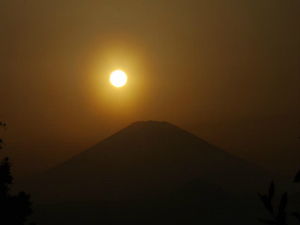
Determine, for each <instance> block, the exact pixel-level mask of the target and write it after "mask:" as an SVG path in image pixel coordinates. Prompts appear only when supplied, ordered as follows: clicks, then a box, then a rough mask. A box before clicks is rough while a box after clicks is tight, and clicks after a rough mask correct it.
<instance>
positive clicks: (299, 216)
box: [292, 212, 300, 222]
mask: <svg viewBox="0 0 300 225" xmlns="http://www.w3.org/2000/svg"><path fill="white" fill-rule="evenodd" d="M292 216H294V217H296V218H297V219H298V220H299V222H300V214H299V213H297V212H293V213H292Z"/></svg>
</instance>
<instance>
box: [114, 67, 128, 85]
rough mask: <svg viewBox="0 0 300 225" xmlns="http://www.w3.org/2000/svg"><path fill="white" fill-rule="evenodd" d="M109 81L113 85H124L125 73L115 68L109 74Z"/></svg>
mask: <svg viewBox="0 0 300 225" xmlns="http://www.w3.org/2000/svg"><path fill="white" fill-rule="evenodd" d="M110 82H111V84H112V85H114V86H115V87H122V86H124V85H125V84H126V82H127V76H126V73H124V72H123V71H121V70H116V71H114V72H112V74H111V75H110Z"/></svg>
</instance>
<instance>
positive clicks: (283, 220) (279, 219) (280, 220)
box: [258, 171, 300, 225]
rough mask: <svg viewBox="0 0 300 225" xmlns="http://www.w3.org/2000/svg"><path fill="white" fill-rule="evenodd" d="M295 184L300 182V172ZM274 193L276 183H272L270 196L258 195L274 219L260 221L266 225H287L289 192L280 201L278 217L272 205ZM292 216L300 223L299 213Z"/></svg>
mask: <svg viewBox="0 0 300 225" xmlns="http://www.w3.org/2000/svg"><path fill="white" fill-rule="evenodd" d="M294 182H295V183H298V182H300V171H299V172H298V173H297V175H296V177H295V179H294ZM274 192H275V186H274V182H273V181H272V182H271V185H270V188H269V193H268V195H261V194H259V193H258V196H259V197H260V199H261V200H262V202H263V204H264V206H265V208H266V209H267V210H268V211H269V212H270V213H271V215H272V217H273V218H272V219H271V220H266V219H258V220H259V221H261V222H263V223H265V224H277V225H286V224H287V217H286V211H285V208H286V205H287V200H288V198H287V192H285V193H284V194H283V196H282V197H281V200H280V204H279V207H278V214H277V216H276V215H275V213H274V207H273V204H272V199H273V197H274ZM292 216H294V217H296V218H297V219H298V220H299V222H300V214H299V213H298V212H293V213H292Z"/></svg>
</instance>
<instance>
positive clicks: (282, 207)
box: [278, 192, 287, 213]
mask: <svg viewBox="0 0 300 225" xmlns="http://www.w3.org/2000/svg"><path fill="white" fill-rule="evenodd" d="M286 204H287V192H285V193H284V194H283V196H282V198H281V200H280V205H279V208H278V212H279V213H283V212H284V210H285V207H286Z"/></svg>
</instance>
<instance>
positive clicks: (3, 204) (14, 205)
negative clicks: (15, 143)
mask: <svg viewBox="0 0 300 225" xmlns="http://www.w3.org/2000/svg"><path fill="white" fill-rule="evenodd" d="M0 127H2V128H4V129H6V124H3V123H2V122H0ZM2 144H3V141H2V139H0V147H1V148H0V149H2ZM10 167H11V163H10V162H9V159H8V158H7V157H6V158H4V159H3V160H2V161H1V163H0V224H5V225H24V224H25V222H26V220H27V217H28V216H29V215H30V214H31V213H32V209H31V205H32V203H31V202H30V195H29V194H26V193H25V192H20V193H19V194H18V195H10V188H9V185H11V184H12V181H13V177H12V175H11V172H10ZM30 225H34V223H31V224H30Z"/></svg>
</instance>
